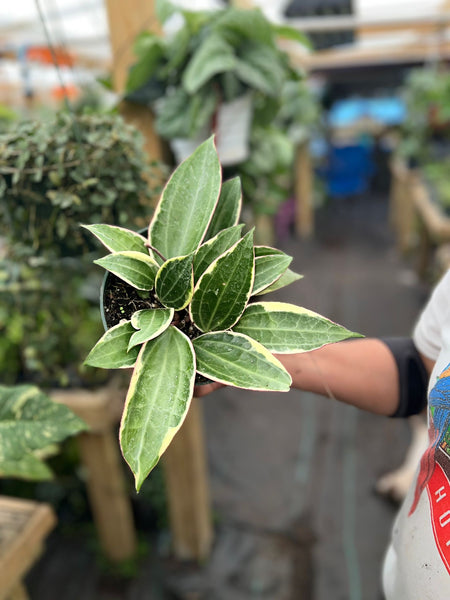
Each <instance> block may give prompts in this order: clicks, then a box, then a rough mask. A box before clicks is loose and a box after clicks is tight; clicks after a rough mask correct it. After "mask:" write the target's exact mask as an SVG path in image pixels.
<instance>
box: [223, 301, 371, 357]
mask: <svg viewBox="0 0 450 600" xmlns="http://www.w3.org/2000/svg"><path fill="white" fill-rule="evenodd" d="M233 331H236V332H238V333H243V334H245V335H248V336H250V337H252V338H253V339H255V340H257V341H258V342H260V343H261V344H262V345H263V346H265V347H266V348H267V349H268V350H269V351H270V352H275V353H277V354H291V353H296V352H308V351H310V350H316V349H317V348H320V347H321V346H324V345H325V344H330V343H332V342H339V341H342V340H344V339H348V338H352V337H361V335H360V334H357V333H354V332H352V331H349V330H348V329H346V328H345V327H342V326H341V325H338V324H337V323H333V321H330V320H329V319H326V318H325V317H322V316H321V315H319V314H317V313H315V312H313V311H311V310H308V309H306V308H301V307H299V306H296V305H294V304H287V303H284V302H258V303H255V304H250V305H249V306H248V307H247V308H246V309H245V311H244V314H243V315H242V317H241V318H240V320H239V321H238V323H237V324H236V325H235V326H234V328H233Z"/></svg>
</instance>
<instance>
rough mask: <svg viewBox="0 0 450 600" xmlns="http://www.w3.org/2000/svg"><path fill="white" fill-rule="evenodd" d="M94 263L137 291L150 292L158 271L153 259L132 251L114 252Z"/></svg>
mask: <svg viewBox="0 0 450 600" xmlns="http://www.w3.org/2000/svg"><path fill="white" fill-rule="evenodd" d="M94 262H95V264H97V265H100V266H101V267H103V268H104V269H106V270H107V271H110V272H111V273H114V275H117V277H120V279H123V281H125V282H126V283H129V284H130V285H132V286H133V287H135V288H137V289H138V290H151V289H152V288H153V286H154V284H155V277H156V273H157V272H158V269H159V265H158V263H157V262H156V261H155V260H153V258H151V257H150V256H148V255H145V254H143V253H142V252H135V251H134V250H129V251H124V252H114V253H113V254H108V255H107V256H104V257H103V258H99V259H98V260H94Z"/></svg>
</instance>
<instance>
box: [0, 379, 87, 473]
mask: <svg viewBox="0 0 450 600" xmlns="http://www.w3.org/2000/svg"><path fill="white" fill-rule="evenodd" d="M86 429H87V426H86V424H85V423H84V422H83V421H82V420H81V419H79V418H78V417H77V416H75V415H74V414H73V413H72V411H70V410H69V409H68V408H67V407H66V406H64V405H63V404H58V403H56V402H53V401H52V400H51V399H50V398H49V397H48V396H47V395H46V394H44V393H43V392H41V391H40V390H39V389H38V388H37V387H34V386H32V385H17V386H0V475H1V476H9V477H11V476H14V477H21V478H25V479H33V480H36V479H48V478H50V477H51V471H50V469H49V468H48V467H47V466H46V465H45V464H44V463H43V462H42V461H41V460H40V459H39V458H38V456H37V455H36V454H35V453H36V452H37V451H42V450H43V449H46V448H48V447H49V446H51V445H52V444H55V443H58V442H61V441H62V440H64V439H65V438H66V437H67V436H70V435H74V434H75V433H78V432H80V431H83V430H86Z"/></svg>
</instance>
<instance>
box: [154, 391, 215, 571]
mask: <svg viewBox="0 0 450 600" xmlns="http://www.w3.org/2000/svg"><path fill="white" fill-rule="evenodd" d="M163 466H164V472H165V479H166V486H167V491H168V504H169V515H170V524H171V530H172V536H173V549H174V552H175V555H176V557H177V558H179V559H182V560H197V561H201V560H204V559H206V558H207V557H208V555H209V552H210V550H211V545H212V541H213V529H212V518H211V507H210V498H209V484H208V469H207V461H206V451H205V440H204V434H203V413H202V405H201V400H200V399H199V398H193V399H192V403H191V407H190V409H189V413H188V415H187V417H186V420H185V422H184V423H183V425H182V427H181V429H180V431H179V432H178V433H177V435H176V436H175V437H174V439H173V441H172V443H171V444H170V446H169V447H168V449H167V450H166V452H165V454H164V455H163Z"/></svg>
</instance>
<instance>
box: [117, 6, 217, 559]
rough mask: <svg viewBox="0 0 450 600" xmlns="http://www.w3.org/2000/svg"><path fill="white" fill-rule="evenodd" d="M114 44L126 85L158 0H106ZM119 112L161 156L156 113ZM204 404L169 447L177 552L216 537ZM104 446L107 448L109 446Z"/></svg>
mask: <svg viewBox="0 0 450 600" xmlns="http://www.w3.org/2000/svg"><path fill="white" fill-rule="evenodd" d="M106 5H107V9H108V19H109V27H110V36H111V46H112V50H113V57H114V58H113V74H114V85H115V89H116V90H117V91H118V92H122V91H123V90H124V86H125V81H126V78H127V71H128V68H129V67H130V65H131V64H132V63H133V61H134V57H133V54H132V50H131V48H132V44H133V41H134V39H135V37H136V36H137V34H138V33H140V32H141V31H144V30H152V31H154V32H155V33H159V32H160V25H159V23H158V21H157V19H156V12H155V2H154V0H128V2H127V3H126V4H125V3H124V2H123V0H106ZM121 112H122V114H123V116H124V118H125V119H126V120H127V121H128V122H131V123H133V124H134V125H135V126H136V127H137V128H138V129H139V130H140V131H141V132H142V133H143V134H144V137H145V139H146V150H147V152H148V154H149V155H150V157H151V158H154V159H162V158H163V155H164V146H163V144H162V143H161V140H160V139H159V137H158V136H157V135H156V133H155V131H154V128H153V115H152V113H151V111H150V110H149V109H147V108H145V107H143V106H138V105H136V104H134V103H131V102H123V103H122V107H121ZM202 428H203V424H202V418H201V406H200V404H199V403H198V401H197V400H195V399H194V400H193V402H192V407H191V409H190V411H189V414H188V415H187V417H186V421H185V423H184V425H183V427H182V429H181V430H180V431H179V432H178V434H177V435H176V437H175V439H174V441H173V442H172V444H171V445H170V446H169V448H168V449H167V451H166V453H165V460H164V465H165V473H166V481H167V493H168V502H169V506H170V518H171V528H172V537H173V546H174V551H175V555H176V557H177V558H180V559H192V558H197V559H203V558H205V557H206V556H207V554H208V552H209V549H210V546H211V540H212V526H211V511H210V507H209V492H208V482H207V470H206V462H205V448H204V441H203V429H202ZM105 452H107V450H106V448H105Z"/></svg>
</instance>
